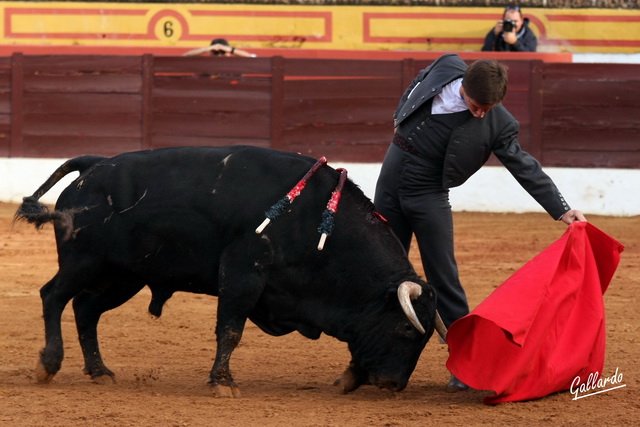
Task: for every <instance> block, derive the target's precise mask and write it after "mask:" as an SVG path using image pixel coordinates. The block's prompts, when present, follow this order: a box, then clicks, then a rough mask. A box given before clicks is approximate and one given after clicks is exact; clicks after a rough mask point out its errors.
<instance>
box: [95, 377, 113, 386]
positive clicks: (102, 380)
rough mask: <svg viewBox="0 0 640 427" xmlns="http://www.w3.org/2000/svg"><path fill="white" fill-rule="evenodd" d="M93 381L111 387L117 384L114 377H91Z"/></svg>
mask: <svg viewBox="0 0 640 427" xmlns="http://www.w3.org/2000/svg"><path fill="white" fill-rule="evenodd" d="M91 381H93V382H94V383H96V384H99V385H111V384H115V383H116V377H115V376H113V375H98V376H91Z"/></svg>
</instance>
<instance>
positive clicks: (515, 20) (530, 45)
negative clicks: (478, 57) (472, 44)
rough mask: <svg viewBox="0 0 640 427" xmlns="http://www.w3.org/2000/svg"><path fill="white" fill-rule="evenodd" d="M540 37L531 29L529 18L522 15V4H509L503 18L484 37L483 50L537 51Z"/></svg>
mask: <svg viewBox="0 0 640 427" xmlns="http://www.w3.org/2000/svg"><path fill="white" fill-rule="evenodd" d="M537 46H538V39H537V38H536V35H535V34H533V31H531V29H529V18H523V17H522V11H521V10H520V6H507V7H506V8H505V10H504V13H503V14H502V20H500V21H498V23H497V24H496V26H495V27H493V28H492V29H491V31H489V33H488V34H487V37H485V39H484V46H482V50H483V51H500V52H505V51H506V52H535V51H536V48H537Z"/></svg>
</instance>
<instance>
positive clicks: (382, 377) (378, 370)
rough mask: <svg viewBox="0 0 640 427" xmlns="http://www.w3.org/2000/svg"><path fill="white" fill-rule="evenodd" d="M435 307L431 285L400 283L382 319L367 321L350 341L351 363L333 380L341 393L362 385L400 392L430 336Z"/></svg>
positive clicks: (434, 317) (375, 317)
mask: <svg viewBox="0 0 640 427" xmlns="http://www.w3.org/2000/svg"><path fill="white" fill-rule="evenodd" d="M435 304H436V298H435V294H434V291H433V289H432V287H431V285H429V284H428V283H425V282H422V284H418V283H415V282H403V283H402V284H401V285H400V286H399V287H398V289H397V298H395V297H394V298H392V299H390V300H389V301H387V304H386V305H385V307H384V312H383V313H382V316H381V317H378V316H372V318H371V319H367V320H366V321H365V322H364V323H365V324H361V325H360V326H361V327H359V328H358V334H356V335H357V336H356V338H355V339H354V340H353V341H350V342H349V349H350V350H351V354H352V360H351V362H350V364H349V367H348V368H347V369H346V370H345V372H344V373H343V375H342V377H341V378H339V379H338V380H336V385H339V386H341V391H342V393H348V392H350V391H353V390H355V389H357V388H358V387H359V386H361V385H364V384H372V385H376V386H378V387H380V388H386V389H390V390H393V391H401V390H403V389H404V388H405V387H406V386H407V383H408V381H409V377H410V376H411V374H412V373H413V370H414V369H415V367H416V364H417V363H418V359H419V357H420V354H421V353H422V350H423V349H424V347H425V345H426V344H427V341H429V338H430V337H431V335H432V334H433V330H434V326H435V324H436V317H439V316H437V313H436V305H435ZM439 332H440V333H442V331H440V330H439Z"/></svg>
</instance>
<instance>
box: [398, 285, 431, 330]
mask: <svg viewBox="0 0 640 427" xmlns="http://www.w3.org/2000/svg"><path fill="white" fill-rule="evenodd" d="M421 294H422V287H421V286H420V285H418V284H417V283H414V282H402V283H401V284H400V286H398V300H399V301H400V307H402V311H404V314H405V315H406V316H407V318H408V319H409V321H410V322H411V324H413V326H415V327H416V329H417V330H418V331H420V332H421V333H423V334H425V333H426V331H425V330H424V328H423V327H422V325H421V324H420V321H419V320H418V316H416V311H415V310H414V309H413V304H411V300H413V299H416V298H418V297H419V296H420V295H421Z"/></svg>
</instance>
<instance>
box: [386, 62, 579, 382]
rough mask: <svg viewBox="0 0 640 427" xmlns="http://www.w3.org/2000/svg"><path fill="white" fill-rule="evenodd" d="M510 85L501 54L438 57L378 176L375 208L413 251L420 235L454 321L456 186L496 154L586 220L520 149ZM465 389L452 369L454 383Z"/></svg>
mask: <svg viewBox="0 0 640 427" xmlns="http://www.w3.org/2000/svg"><path fill="white" fill-rule="evenodd" d="M506 91H507V71H506V68H505V67H504V66H503V65H501V64H499V63H498V62H497V61H495V60H491V59H482V60H478V61H475V62H474V63H472V64H471V65H470V66H469V67H467V65H466V64H465V62H464V61H463V60H462V59H461V58H460V57H459V56H458V55H456V54H446V55H443V56H441V57H440V58H438V59H437V60H436V61H435V62H434V63H433V64H431V65H430V66H429V67H427V68H425V69H424V70H422V71H421V72H420V73H419V74H418V76H417V77H416V78H415V79H414V80H413V82H412V83H411V84H410V85H409V87H408V88H407V89H406V91H405V93H404V95H403V96H402V98H401V100H400V105H399V106H398V109H397V110H396V113H395V115H394V119H395V136H394V139H393V143H392V144H391V145H390V147H389V150H388V151H387V154H386V156H385V159H384V162H383V165H382V170H381V171H380V176H379V177H378V183H377V185H376V192H375V199H374V204H375V206H376V209H377V210H378V212H380V214H381V215H382V216H383V217H385V218H386V219H387V220H388V222H389V225H390V226H391V228H392V229H393V231H394V232H395V233H396V235H397V236H398V238H399V239H400V241H401V242H402V244H403V245H404V247H405V249H406V250H407V252H408V251H409V247H410V244H411V238H412V235H413V234H415V236H416V239H417V241H418V247H419V249H420V256H421V258H422V265H423V267H424V271H425V274H426V276H427V279H428V280H429V281H430V282H431V283H432V284H433V286H434V287H435V289H436V291H437V295H438V311H439V312H440V315H441V316H442V319H443V321H444V323H445V325H446V326H447V327H448V326H449V325H451V323H453V322H454V321H455V320H457V319H459V318H461V317H463V316H465V315H466V314H468V313H469V306H468V304H467V298H466V295H465V292H464V289H463V288H462V285H461V284H460V280H459V277H458V267H457V263H456V260H455V257H454V243H453V217H452V212H451V205H450V204H449V188H452V187H456V186H459V185H461V184H463V183H464V182H465V181H466V180H467V179H468V178H469V177H470V176H471V175H473V174H474V173H475V172H477V171H478V169H480V167H482V165H483V164H484V163H485V162H486V161H487V160H488V159H489V155H490V154H491V153H494V154H495V155H496V157H497V158H498V159H499V160H500V161H501V162H502V164H503V165H504V166H505V167H506V168H507V169H508V170H509V172H510V173H511V174H512V175H513V176H514V177H515V179H516V180H517V181H518V182H519V183H520V185H521V186H522V187H523V188H524V189H525V190H526V191H527V192H528V193H529V194H530V195H531V196H532V197H533V198H534V199H535V200H536V201H537V202H538V203H539V204H540V205H541V206H542V207H543V208H544V209H545V210H546V211H547V212H548V213H549V214H550V215H551V216H552V217H553V218H554V219H556V220H562V221H563V222H565V223H567V224H570V223H571V222H573V221H585V218H584V215H583V214H582V212H581V211H578V210H571V209H570V207H569V205H568V204H567V202H566V201H565V200H564V197H563V196H562V195H561V194H560V192H559V191H558V189H557V187H556V186H555V184H554V183H553V181H552V180H551V178H549V176H548V175H547V174H546V173H544V172H543V171H542V168H541V167H540V163H539V162H538V161H537V160H536V159H535V158H533V157H532V156H531V155H529V154H528V153H526V152H524V151H522V149H521V148H520V144H519V143H518V139H517V137H518V130H519V124H518V122H517V121H516V120H515V118H514V117H513V116H512V115H511V114H510V113H509V112H508V111H507V110H506V109H505V108H504V106H503V105H502V104H501V102H502V100H503V99H504V97H505V95H506ZM496 185H499V183H496ZM466 388H468V387H467V386H466V385H465V384H463V383H462V382H460V381H459V380H457V379H456V378H455V377H454V376H453V375H452V376H451V381H450V382H449V385H448V386H447V390H449V391H457V390H465V389H466Z"/></svg>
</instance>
